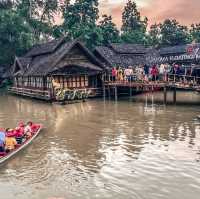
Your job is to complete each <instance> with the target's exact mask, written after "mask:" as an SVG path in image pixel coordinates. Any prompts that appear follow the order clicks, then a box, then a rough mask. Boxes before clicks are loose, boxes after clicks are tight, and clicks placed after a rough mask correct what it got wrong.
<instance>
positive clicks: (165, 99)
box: [164, 86, 167, 105]
mask: <svg viewBox="0 0 200 199" xmlns="http://www.w3.org/2000/svg"><path fill="white" fill-rule="evenodd" d="M164 104H165V105H166V104H167V87H166V86H164Z"/></svg>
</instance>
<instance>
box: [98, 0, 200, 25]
mask: <svg viewBox="0 0 200 199" xmlns="http://www.w3.org/2000/svg"><path fill="white" fill-rule="evenodd" d="M126 2H127V0H100V10H101V14H102V13H105V14H109V15H112V16H113V20H114V22H115V23H117V25H118V26H120V24H121V13H122V9H123V7H124V5H125V4H126ZM136 2H137V5H138V8H139V10H140V12H141V14H142V16H147V17H148V19H149V23H150V24H152V23H155V22H160V21H163V19H166V18H176V19H177V20H178V21H179V22H181V23H182V24H185V25H189V24H192V23H200V0H136Z"/></svg>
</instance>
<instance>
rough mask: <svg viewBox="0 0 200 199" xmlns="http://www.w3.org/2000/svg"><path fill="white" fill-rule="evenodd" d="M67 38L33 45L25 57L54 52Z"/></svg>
mask: <svg viewBox="0 0 200 199" xmlns="http://www.w3.org/2000/svg"><path fill="white" fill-rule="evenodd" d="M64 39H65V38H61V39H55V40H52V41H50V42H47V43H44V44H38V45H35V46H33V47H32V48H31V49H30V51H29V52H28V53H27V54H26V55H25V57H34V56H37V55H41V54H48V53H52V52H54V51H55V50H56V49H57V47H59V46H60V44H61V43H62V42H64Z"/></svg>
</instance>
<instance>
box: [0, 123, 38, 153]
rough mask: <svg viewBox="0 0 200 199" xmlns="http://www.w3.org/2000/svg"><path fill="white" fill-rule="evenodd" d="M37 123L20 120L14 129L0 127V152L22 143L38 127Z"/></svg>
mask: <svg viewBox="0 0 200 199" xmlns="http://www.w3.org/2000/svg"><path fill="white" fill-rule="evenodd" d="M39 127H40V126H39V125H38V124H34V123H32V122H28V123H27V124H26V125H25V124H24V123H23V122H20V123H19V125H18V126H17V127H16V128H15V129H10V128H7V129H5V130H4V129H0V154H4V153H9V152H10V151H12V150H14V149H15V148H16V147H17V146H19V145H21V144H23V143H24V142H25V141H26V140H27V139H29V138H30V137H32V136H33V135H34V133H35V132H36V131H37V130H38V129H39Z"/></svg>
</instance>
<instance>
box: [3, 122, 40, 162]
mask: <svg viewBox="0 0 200 199" xmlns="http://www.w3.org/2000/svg"><path fill="white" fill-rule="evenodd" d="M41 129H42V126H41V125H40V127H39V129H38V130H37V131H36V132H35V133H34V135H33V136H32V137H30V138H29V139H27V140H25V141H24V142H23V143H22V144H21V145H18V146H17V147H16V148H15V149H14V150H12V151H10V152H9V153H5V155H1V156H0V164H2V163H4V162H6V161H7V160H9V159H11V158H12V157H14V156H15V155H16V154H17V153H18V152H20V151H21V150H23V149H24V148H26V147H27V146H28V145H30V144H31V143H32V141H33V140H34V139H35V138H36V137H37V136H38V135H39V133H40V132H41Z"/></svg>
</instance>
